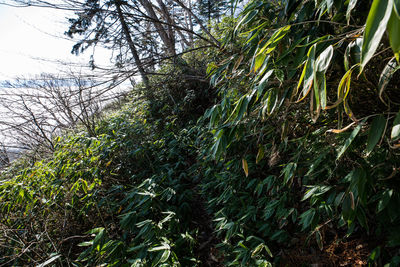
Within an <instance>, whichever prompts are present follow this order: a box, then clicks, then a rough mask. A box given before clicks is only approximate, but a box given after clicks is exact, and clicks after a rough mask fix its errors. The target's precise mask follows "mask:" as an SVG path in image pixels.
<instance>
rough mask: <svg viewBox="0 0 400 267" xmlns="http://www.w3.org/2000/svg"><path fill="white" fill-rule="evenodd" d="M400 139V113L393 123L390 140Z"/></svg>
mask: <svg viewBox="0 0 400 267" xmlns="http://www.w3.org/2000/svg"><path fill="white" fill-rule="evenodd" d="M399 137H400V111H399V112H398V113H397V115H396V118H395V119H394V122H393V128H392V132H391V134H390V138H391V139H392V140H394V141H395V140H397V139H399Z"/></svg>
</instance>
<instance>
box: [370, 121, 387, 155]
mask: <svg viewBox="0 0 400 267" xmlns="http://www.w3.org/2000/svg"><path fill="white" fill-rule="evenodd" d="M385 126H386V119H385V117H384V116H383V115H379V116H377V117H375V118H374V120H373V121H372V124H371V129H370V130H369V134H368V141H367V155H369V154H370V153H371V152H372V150H373V149H374V147H375V146H376V144H378V142H379V140H380V139H381V138H382V135H383V134H384V131H385Z"/></svg>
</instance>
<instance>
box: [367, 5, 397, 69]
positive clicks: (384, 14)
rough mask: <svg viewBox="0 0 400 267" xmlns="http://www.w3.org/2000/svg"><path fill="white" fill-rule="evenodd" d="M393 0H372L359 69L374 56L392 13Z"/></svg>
mask: <svg viewBox="0 0 400 267" xmlns="http://www.w3.org/2000/svg"><path fill="white" fill-rule="evenodd" d="M392 8H393V0H374V1H373V2H372V6H371V9H370V11H369V14H368V18H367V23H366V25H365V30H364V35H363V47H362V51H361V70H360V71H362V70H363V69H364V67H365V65H366V64H367V63H368V61H369V60H370V59H371V58H372V57H373V56H374V54H375V51H376V49H377V48H378V45H379V43H380V41H381V38H382V36H383V34H384V33H385V30H386V26H387V23H388V22H389V18H390V15H391V13H392Z"/></svg>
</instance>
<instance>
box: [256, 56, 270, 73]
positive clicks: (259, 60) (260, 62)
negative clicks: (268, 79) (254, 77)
mask: <svg viewBox="0 0 400 267" xmlns="http://www.w3.org/2000/svg"><path fill="white" fill-rule="evenodd" d="M266 56H267V55H266V54H259V55H258V56H256V58H255V59H254V72H257V70H258V69H259V68H260V67H261V66H262V65H263V64H264V61H265V58H266Z"/></svg>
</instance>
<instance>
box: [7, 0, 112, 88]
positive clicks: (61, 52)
mask: <svg viewBox="0 0 400 267" xmlns="http://www.w3.org/2000/svg"><path fill="white" fill-rule="evenodd" d="M73 16H74V15H73V13H71V12H70V13H67V12H66V11H61V10H54V9H46V8H37V7H27V8H15V7H9V6H5V5H1V4H0V81H1V80H10V79H12V78H13V77H15V76H29V75H35V74H40V73H42V72H56V71H57V70H56V68H57V66H56V65H55V64H52V63H50V62H49V61H54V60H61V61H67V62H74V63H78V62H80V63H82V64H85V65H87V64H88V62H89V56H90V52H91V51H90V49H89V50H88V51H87V52H86V53H85V54H83V55H80V56H75V55H72V54H71V50H72V46H73V44H74V42H73V41H71V40H67V39H68V38H67V36H65V35H64V32H65V31H66V30H67V29H68V21H67V17H73ZM100 53H101V54H102V55H100ZM109 56H110V53H109V52H108V51H104V50H103V51H100V50H99V49H96V58H95V59H96V63H97V61H98V60H99V58H100V59H101V61H102V62H100V63H102V64H106V63H108V61H109V60H108V59H109ZM35 58H36V59H35ZM38 59H45V60H44V61H43V60H38Z"/></svg>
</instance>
